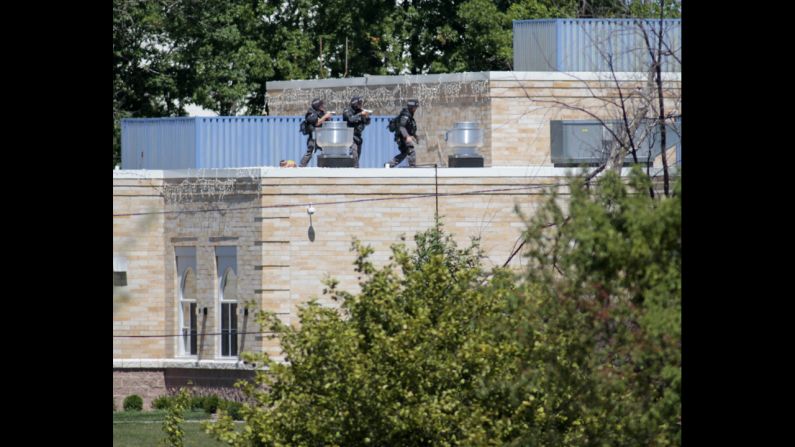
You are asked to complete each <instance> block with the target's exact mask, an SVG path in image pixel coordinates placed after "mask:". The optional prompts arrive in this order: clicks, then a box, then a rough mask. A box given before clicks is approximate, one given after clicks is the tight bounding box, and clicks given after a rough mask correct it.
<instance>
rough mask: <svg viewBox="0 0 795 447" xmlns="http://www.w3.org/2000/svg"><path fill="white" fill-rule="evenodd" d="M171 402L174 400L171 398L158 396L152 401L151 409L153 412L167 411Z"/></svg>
mask: <svg viewBox="0 0 795 447" xmlns="http://www.w3.org/2000/svg"><path fill="white" fill-rule="evenodd" d="M173 400H174V398H173V397H171V396H158V397H156V398H155V400H153V401H152V408H154V409H155V410H167V409H168V407H170V406H171V404H172V402H173Z"/></svg>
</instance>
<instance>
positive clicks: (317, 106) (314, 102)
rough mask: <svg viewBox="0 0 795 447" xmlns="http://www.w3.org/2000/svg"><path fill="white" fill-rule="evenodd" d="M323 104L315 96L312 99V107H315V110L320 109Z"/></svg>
mask: <svg viewBox="0 0 795 447" xmlns="http://www.w3.org/2000/svg"><path fill="white" fill-rule="evenodd" d="M324 104H325V103H324V102H323V100H322V99H320V98H315V99H313V100H312V108H313V109H315V110H320V109H322V108H323V105H324Z"/></svg>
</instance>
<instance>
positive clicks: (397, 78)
mask: <svg viewBox="0 0 795 447" xmlns="http://www.w3.org/2000/svg"><path fill="white" fill-rule="evenodd" d="M612 76H613V74H611V73H609V72H594V71H587V72H559V71H477V72H463V73H444V74H428V75H393V76H380V75H379V76H363V77H357V78H334V79H299V80H293V81H268V82H267V83H266V88H267V89H268V90H284V89H289V88H306V89H309V88H335V87H352V86H371V85H372V86H377V85H395V84H430V83H433V84H438V83H444V82H472V81H602V80H607V81H611V82H612V81H613V77H612ZM615 76H616V79H618V80H619V81H636V80H646V79H647V76H648V73H645V72H620V73H615ZM662 77H663V80H664V81H681V80H682V73H681V72H663V73H662Z"/></svg>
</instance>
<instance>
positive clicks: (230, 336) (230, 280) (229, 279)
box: [215, 247, 238, 357]
mask: <svg viewBox="0 0 795 447" xmlns="http://www.w3.org/2000/svg"><path fill="white" fill-rule="evenodd" d="M215 256H216V257H215V260H216V267H217V271H218V286H219V290H218V297H219V302H220V311H221V312H220V317H221V318H220V324H219V326H220V332H221V349H220V354H221V357H237V355H238V351H237V347H238V339H237V338H238V332H237V308H238V300H237V248H236V247H215Z"/></svg>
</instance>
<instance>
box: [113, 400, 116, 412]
mask: <svg viewBox="0 0 795 447" xmlns="http://www.w3.org/2000/svg"><path fill="white" fill-rule="evenodd" d="M113 412H114V413H115V412H116V398H115V397H114V398H113Z"/></svg>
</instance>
